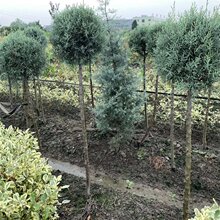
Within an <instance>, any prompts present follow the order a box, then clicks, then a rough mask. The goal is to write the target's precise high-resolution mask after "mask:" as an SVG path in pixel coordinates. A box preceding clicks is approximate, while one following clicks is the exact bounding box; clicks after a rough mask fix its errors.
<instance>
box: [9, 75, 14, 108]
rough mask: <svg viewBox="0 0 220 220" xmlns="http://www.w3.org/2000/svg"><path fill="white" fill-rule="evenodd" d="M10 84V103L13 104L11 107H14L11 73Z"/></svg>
mask: <svg viewBox="0 0 220 220" xmlns="http://www.w3.org/2000/svg"><path fill="white" fill-rule="evenodd" d="M8 86H9V99H10V105H11V108H12V107H13V93H12V83H11V77H10V76H9V75H8Z"/></svg>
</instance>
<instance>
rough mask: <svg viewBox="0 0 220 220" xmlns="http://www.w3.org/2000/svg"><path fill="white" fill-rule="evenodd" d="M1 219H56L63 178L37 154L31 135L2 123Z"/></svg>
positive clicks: (0, 164) (0, 136)
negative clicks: (56, 174)
mask: <svg viewBox="0 0 220 220" xmlns="http://www.w3.org/2000/svg"><path fill="white" fill-rule="evenodd" d="M0 146H1V147H0V219H1V220H8V219H10V220H12V219H13V220H18V219H22V220H38V219H43V220H44V219H45V220H47V219H57V218H58V215H57V207H56V206H57V204H58V194H59V191H60V189H61V187H59V186H58V184H59V182H60V180H61V176H59V177H55V176H53V175H52V173H51V171H52V168H51V167H50V166H49V165H47V161H46V160H45V159H44V158H42V157H41V154H40V153H39V152H37V150H38V144H37V140H36V139H35V138H34V137H33V135H32V134H31V133H30V132H29V131H21V130H19V129H14V128H12V127H9V128H5V127H4V126H3V125H2V123H0Z"/></svg>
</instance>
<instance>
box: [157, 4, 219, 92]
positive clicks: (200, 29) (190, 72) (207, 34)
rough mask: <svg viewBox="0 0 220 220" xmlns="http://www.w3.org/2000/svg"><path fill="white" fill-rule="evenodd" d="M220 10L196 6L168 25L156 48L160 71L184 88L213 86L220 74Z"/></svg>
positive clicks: (171, 20)
mask: <svg viewBox="0 0 220 220" xmlns="http://www.w3.org/2000/svg"><path fill="white" fill-rule="evenodd" d="M217 21H219V13H218V11H215V12H214V13H210V14H207V12H206V11H205V10H202V9H201V10H198V9H197V8H196V7H195V6H192V7H191V9H190V10H189V11H187V12H185V13H184V14H183V15H181V16H180V17H179V18H178V19H174V18H170V19H169V20H168V22H167V23H166V25H165V26H164V28H163V30H162V32H161V34H160V36H159V38H158V41H157V49H156V65H157V68H158V74H160V75H161V76H162V77H163V78H165V79H166V80H168V81H173V82H175V83H177V84H179V85H181V86H182V87H184V88H187V89H191V90H199V89H202V88H206V87H210V86H211V85H212V83H213V82H215V80H216V79H217V77H218V76H219V74H220V68H219V67H220V59H219V57H220V46H219V45H220V38H219V36H220V22H217Z"/></svg>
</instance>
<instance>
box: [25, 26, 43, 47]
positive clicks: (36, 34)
mask: <svg viewBox="0 0 220 220" xmlns="http://www.w3.org/2000/svg"><path fill="white" fill-rule="evenodd" d="M24 33H25V34H26V35H27V36H28V37H31V38H33V39H35V40H36V41H38V42H39V43H40V44H41V45H42V46H43V47H44V48H45V47H46V46H47V38H46V36H45V33H44V31H43V30H41V29H40V27H38V26H36V25H35V26H30V27H27V28H25V29H24Z"/></svg>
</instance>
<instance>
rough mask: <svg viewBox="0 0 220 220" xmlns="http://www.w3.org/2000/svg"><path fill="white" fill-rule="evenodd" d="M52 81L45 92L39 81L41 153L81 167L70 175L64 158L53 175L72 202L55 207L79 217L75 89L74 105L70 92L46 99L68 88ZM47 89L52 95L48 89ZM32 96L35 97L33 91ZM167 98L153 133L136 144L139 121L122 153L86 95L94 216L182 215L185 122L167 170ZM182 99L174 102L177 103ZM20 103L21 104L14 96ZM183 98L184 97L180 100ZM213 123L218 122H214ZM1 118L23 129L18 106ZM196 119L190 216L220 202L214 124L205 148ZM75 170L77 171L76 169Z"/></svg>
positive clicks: (63, 215) (66, 215) (179, 124)
mask: <svg viewBox="0 0 220 220" xmlns="http://www.w3.org/2000/svg"><path fill="white" fill-rule="evenodd" d="M50 84H52V85H53V86H51V85H50ZM50 84H49V85H50V86H48V88H47V89H44V86H42V97H43V108H44V113H45V120H46V121H45V122H43V121H42V119H40V121H39V132H40V142H41V147H40V152H41V153H42V154H43V156H45V157H46V158H50V159H51V160H52V159H55V161H56V162H57V163H58V164H59V163H61V162H68V163H70V164H72V165H76V166H77V167H80V168H81V174H78V173H77V172H76V173H73V174H72V175H71V172H69V170H70V167H69V164H65V163H64V165H63V166H62V167H61V168H60V167H58V168H59V169H60V171H56V172H55V175H58V174H60V173H61V174H62V175H63V180H62V183H61V184H62V185H70V187H69V189H67V190H64V191H63V192H62V193H61V200H62V199H65V200H70V203H68V204H63V205H62V206H59V208H58V210H59V214H60V219H79V217H80V216H81V215H82V213H83V209H84V205H85V201H86V197H85V193H84V189H85V179H84V178H83V177H82V176H85V170H84V168H83V167H84V156H83V155H84V152H83V142H82V136H81V121H80V109H79V107H78V102H77V94H76V98H75V102H74V99H72V96H69V98H70V99H72V101H71V100H65V99H63V98H62V97H60V99H59V98H58V97H59V94H60V92H58V94H57V95H54V98H49V99H46V96H47V94H48V90H52V91H54V89H55V94H56V93H57V90H58V91H59V89H61V90H63V91H66V93H68V91H69V90H70V88H62V87H63V84H62V83H61V84H60V85H57V87H58V88H59V89H57V87H56V86H54V84H53V83H50ZM3 85H4V82H3V81H2V88H6V87H5V86H3ZM46 85H47V84H46ZM46 87H47V86H46ZM60 87H61V88H60ZM71 90H72V87H71ZM44 92H45V94H44ZM69 92H70V91H69ZM51 94H54V93H53V92H51ZM63 94H65V92H63ZM151 96H153V95H151ZM1 97H2V101H7V100H8V99H9V97H8V96H7V92H6V91H3V89H2V93H1ZM67 97H68V95H67ZM32 98H33V100H34V94H33V95H32ZM167 98H168V97H166V96H163V95H161V97H160V100H161V105H162V106H161V107H159V108H161V111H160V113H158V118H161V120H160V121H158V123H157V125H156V126H155V127H154V128H153V129H152V130H151V135H150V136H149V137H148V138H146V140H145V141H144V142H143V143H142V144H141V145H139V144H138V143H139V142H140V140H141V139H142V137H143V136H144V134H145V132H144V129H143V128H142V127H143V125H142V123H140V124H138V125H137V129H136V134H135V136H134V138H133V140H132V142H130V144H129V145H126V146H123V147H121V148H120V150H119V151H115V150H114V149H113V148H112V147H111V146H110V144H109V142H110V139H111V133H109V134H106V135H102V134H100V132H99V131H98V130H97V129H96V128H95V127H94V116H93V113H92V111H91V105H90V98H89V94H87V102H86V103H87V106H88V107H87V111H86V112H87V113H86V118H87V128H88V141H89V155H90V164H91V169H92V176H93V177H92V179H93V180H94V181H92V192H93V196H92V201H93V203H92V206H93V208H92V210H93V215H94V216H95V219H104V218H105V219H109V220H110V219H127V218H131V219H155V220H157V219H181V216H182V214H181V212H182V211H181V209H182V199H183V187H184V181H183V180H184V155H185V140H184V137H185V135H184V134H185V126H184V123H183V121H184V119H183V118H182V120H180V119H178V118H176V124H177V126H176V128H175V140H176V141H175V151H176V156H175V160H176V169H175V170H172V169H171V166H170V155H171V154H170V144H169V143H170V141H169V121H166V120H168V119H167V117H166V115H165V113H164V112H165V111H166V109H167V108H168V107H167V108H165V107H163V102H165V101H163V100H164V99H165V100H167ZM181 99H182V98H180V99H179V101H177V102H178V103H180V102H181ZM150 100H152V103H150V104H149V109H151V105H153V97H152V99H150ZM17 101H18V102H19V98H18V100H17ZM182 102H185V101H184V100H182ZM214 103H215V105H216V104H217V103H216V102H214ZM159 106H160V104H159ZM177 106H178V104H177ZM163 108H165V109H163ZM179 111H180V112H179V113H178V114H181V109H179ZM195 114H196V112H195ZM197 114H198V113H197ZM164 115H165V116H164ZM2 116H4V115H2ZM182 117H183V116H182ZM200 120H202V118H201V119H200ZM213 120H214V121H215V119H213ZM2 122H3V123H4V124H5V125H6V126H9V125H13V126H16V127H20V128H25V121H24V115H23V112H22V111H20V112H18V113H17V114H16V115H14V116H13V117H11V118H6V119H2ZM201 124H202V123H199V120H198V123H195V125H194V129H193V133H192V134H193V136H192V140H193V143H192V144H193V165H192V167H193V169H192V201H191V209H190V210H191V211H190V212H191V214H193V209H194V208H202V207H203V206H204V205H208V204H211V203H212V199H213V198H215V199H216V201H220V194H219V192H220V188H219V186H220V185H219V181H220V178H219V172H220V160H219V158H220V151H219V141H220V136H219V129H218V126H217V125H218V122H217V123H214V125H213V126H212V129H209V132H208V146H207V148H206V149H203V147H202V143H201V134H202V129H201V127H200V125H201ZM199 128H200V129H199ZM55 168H56V167H55ZM72 169H73V170H74V167H73V168H72ZM65 172H66V173H65ZM128 210H130V211H128Z"/></svg>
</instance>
